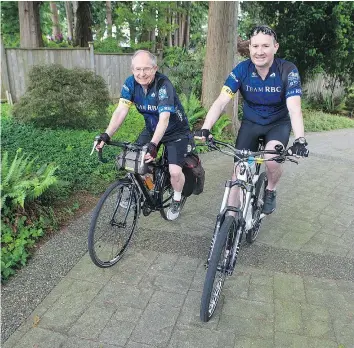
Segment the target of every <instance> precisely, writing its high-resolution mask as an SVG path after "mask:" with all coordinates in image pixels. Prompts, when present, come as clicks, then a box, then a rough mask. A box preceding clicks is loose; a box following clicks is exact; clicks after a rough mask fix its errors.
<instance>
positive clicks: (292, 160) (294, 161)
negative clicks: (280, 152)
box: [286, 157, 299, 164]
mask: <svg viewBox="0 0 354 348" xmlns="http://www.w3.org/2000/svg"><path fill="white" fill-rule="evenodd" d="M286 159H287V160H288V161H290V162H293V163H296V164H299V162H298V161H296V160H294V159H292V158H290V157H286Z"/></svg>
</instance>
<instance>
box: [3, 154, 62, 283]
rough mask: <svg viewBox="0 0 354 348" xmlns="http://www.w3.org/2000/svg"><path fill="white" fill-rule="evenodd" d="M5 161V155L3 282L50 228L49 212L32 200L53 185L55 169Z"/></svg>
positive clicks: (23, 159)
mask: <svg viewBox="0 0 354 348" xmlns="http://www.w3.org/2000/svg"><path fill="white" fill-rule="evenodd" d="M20 153H21V149H18V150H17V153H16V155H15V158H14V159H13V161H12V162H11V164H10V162H9V161H8V153H7V152H5V153H4V154H3V156H2V158H1V176H2V178H1V186H0V187H1V224H2V231H1V280H2V281H4V280H6V279H7V278H8V277H9V276H10V275H12V274H13V273H14V272H15V269H16V268H17V267H19V265H24V264H25V263H26V261H27V258H28V257H29V248H30V247H31V246H33V244H34V242H35V240H36V239H37V238H38V237H40V236H42V235H43V234H44V230H45V229H46V228H48V227H51V226H53V222H54V221H53V218H52V214H51V210H50V209H49V210H48V209H46V208H45V207H43V206H41V205H40V204H38V203H37V202H36V201H35V200H36V199H38V198H39V197H41V196H42V195H43V193H44V192H45V191H46V190H48V189H49V188H50V187H51V186H53V185H56V183H57V179H56V177H55V176H54V172H55V171H56V169H57V168H56V167H55V166H54V165H53V164H49V165H47V164H45V165H42V166H40V167H39V168H36V166H35V164H34V162H35V160H34V159H32V160H30V158H29V156H25V155H24V154H22V156H20V157H18V155H19V154H20Z"/></svg>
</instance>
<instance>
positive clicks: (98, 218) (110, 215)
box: [88, 181, 140, 268]
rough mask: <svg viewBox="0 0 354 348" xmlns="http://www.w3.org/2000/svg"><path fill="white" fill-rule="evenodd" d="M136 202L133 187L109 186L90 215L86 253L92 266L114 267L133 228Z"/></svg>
mask: <svg viewBox="0 0 354 348" xmlns="http://www.w3.org/2000/svg"><path fill="white" fill-rule="evenodd" d="M139 204H140V202H139V199H138V195H137V192H136V189H135V187H134V184H133V183H132V182H129V181H117V182H115V183H113V184H112V185H111V186H110V187H109V188H108V189H107V190H106V192H105V193H104V194H103V195H102V197H101V199H100V201H99V202H98V203H97V206H96V208H95V210H94V212H93V215H92V219H91V225H90V230H89V235H88V250H89V254H90V257H91V260H92V261H93V263H94V264H95V265H96V266H98V267H102V268H106V267H110V266H113V265H114V264H116V263H117V262H118V261H119V260H120V259H121V257H122V256H123V253H124V252H125V251H126V249H127V246H128V244H129V243H130V241H131V239H132V236H133V232H134V230H135V227H136V223H137V219H138V212H139Z"/></svg>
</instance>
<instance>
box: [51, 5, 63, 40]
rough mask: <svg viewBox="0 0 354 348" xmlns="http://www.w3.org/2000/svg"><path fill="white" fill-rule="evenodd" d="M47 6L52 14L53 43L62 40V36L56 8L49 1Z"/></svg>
mask: <svg viewBox="0 0 354 348" xmlns="http://www.w3.org/2000/svg"><path fill="white" fill-rule="evenodd" d="M49 5H50V11H51V12H52V22H53V26H52V38H53V40H54V41H56V40H58V41H59V40H61V39H62V35H61V30H60V24H59V18H58V8H57V5H56V4H55V2H54V1H50V2H49Z"/></svg>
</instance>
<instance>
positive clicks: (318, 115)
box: [303, 110, 354, 132]
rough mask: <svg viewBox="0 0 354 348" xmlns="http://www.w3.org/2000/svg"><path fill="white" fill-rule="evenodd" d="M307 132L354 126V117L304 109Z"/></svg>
mask: <svg viewBox="0 0 354 348" xmlns="http://www.w3.org/2000/svg"><path fill="white" fill-rule="evenodd" d="M303 117H304V126H305V132H323V131H330V130H334V129H342V128H354V119H351V118H348V117H345V116H340V115H333V114H326V113H325V112H323V111H313V110H304V111H303Z"/></svg>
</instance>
